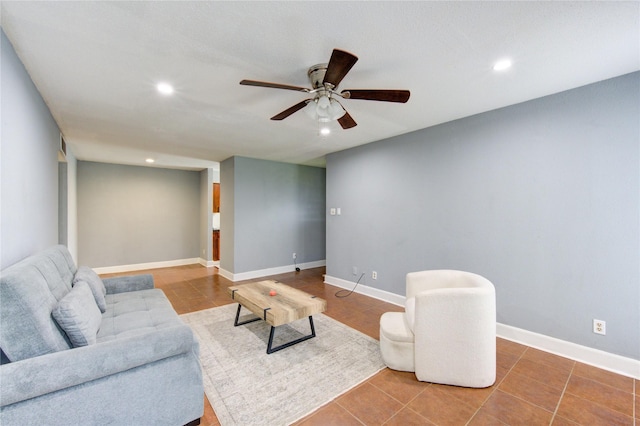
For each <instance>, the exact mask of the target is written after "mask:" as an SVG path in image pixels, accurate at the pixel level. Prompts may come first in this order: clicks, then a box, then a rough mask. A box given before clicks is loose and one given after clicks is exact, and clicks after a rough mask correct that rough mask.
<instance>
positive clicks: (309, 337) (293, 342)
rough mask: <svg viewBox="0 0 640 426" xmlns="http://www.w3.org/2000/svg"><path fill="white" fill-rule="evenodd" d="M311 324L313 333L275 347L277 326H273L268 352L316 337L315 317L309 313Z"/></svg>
mask: <svg viewBox="0 0 640 426" xmlns="http://www.w3.org/2000/svg"><path fill="white" fill-rule="evenodd" d="M309 325H310V326H311V334H309V335H306V336H302V337H300V338H299V339H296V340H292V341H291V342H287V343H283V344H282V345H280V346H276V347H275V348H274V347H273V333H274V331H275V329H276V328H275V327H274V326H271V332H270V333H269V344H268V345H267V354H272V353H274V352H276V351H279V350H282V349H285V348H288V347H289V346H293V345H295V344H296V343H300V342H304V341H305V340H309V339H311V338H313V337H316V329H315V327H314V326H313V318H311V315H309Z"/></svg>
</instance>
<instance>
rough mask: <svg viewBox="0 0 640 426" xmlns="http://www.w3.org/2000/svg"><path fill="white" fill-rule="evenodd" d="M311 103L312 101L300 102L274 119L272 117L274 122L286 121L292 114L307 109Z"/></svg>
mask: <svg viewBox="0 0 640 426" xmlns="http://www.w3.org/2000/svg"><path fill="white" fill-rule="evenodd" d="M310 101H311V99H305V100H304V101H302V102H298V103H297V104H295V105H294V106H292V107H291V108H287V109H285V110H284V111H282V112H281V113H280V114H276V115H274V116H273V117H271V119H272V120H284V119H285V118H287V117H288V116H290V115H291V114H293V113H294V112H297V111H300V110H301V109H302V108H304V107H306V106H307V104H308V103H309V102H310Z"/></svg>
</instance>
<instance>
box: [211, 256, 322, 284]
mask: <svg viewBox="0 0 640 426" xmlns="http://www.w3.org/2000/svg"><path fill="white" fill-rule="evenodd" d="M326 265H327V262H326V260H317V261H315V262H306V263H299V264H298V268H300V269H311V268H320V267H322V266H326ZM295 270H296V265H285V266H276V267H275V268H267V269H259V270H256V271H248V272H240V273H238V274H234V273H233V272H229V271H227V270H224V269H222V268H220V270H219V271H218V273H219V274H220V275H222V276H223V277H225V278H226V279H228V280H231V281H234V282H235V281H244V280H252V279H255V278H262V277H267V276H269V275H277V274H284V273H287V272H292V271H295Z"/></svg>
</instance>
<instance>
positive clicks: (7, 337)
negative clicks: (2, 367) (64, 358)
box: [0, 246, 76, 362]
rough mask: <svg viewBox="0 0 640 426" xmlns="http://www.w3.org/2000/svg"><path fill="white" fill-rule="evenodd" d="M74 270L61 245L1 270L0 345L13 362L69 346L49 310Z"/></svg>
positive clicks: (66, 288) (66, 287) (65, 289)
mask: <svg viewBox="0 0 640 426" xmlns="http://www.w3.org/2000/svg"><path fill="white" fill-rule="evenodd" d="M75 273H76V266H75V263H74V262H73V258H72V257H71V254H70V253H69V250H67V248H66V247H64V246H54V247H51V248H49V249H46V250H44V251H42V252H40V253H38V254H35V255H33V256H30V257H28V258H26V259H24V260H22V261H20V262H18V263H16V264H15V265H12V266H10V267H8V268H7V269H5V270H4V271H2V273H1V275H0V312H1V315H0V348H2V351H3V352H4V353H5V354H6V356H7V358H8V359H9V360H10V361H12V362H14V361H19V360H22V359H26V358H32V357H34V356H39V355H44V354H48V353H52V352H57V351H61V350H65V349H70V348H71V344H70V342H69V339H68V338H67V336H66V335H65V333H64V332H63V331H62V329H61V328H60V327H59V326H58V324H57V323H56V321H55V320H54V319H53V317H52V316H51V312H52V311H53V309H54V308H55V307H56V305H57V304H58V301H60V300H61V299H62V298H63V297H64V296H65V295H66V294H67V293H69V291H71V282H72V281H73V277H74V275H75Z"/></svg>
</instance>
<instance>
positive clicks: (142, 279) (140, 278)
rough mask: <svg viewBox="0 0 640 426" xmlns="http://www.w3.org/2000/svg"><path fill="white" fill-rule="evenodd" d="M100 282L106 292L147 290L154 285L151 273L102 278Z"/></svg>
mask: <svg viewBox="0 0 640 426" xmlns="http://www.w3.org/2000/svg"><path fill="white" fill-rule="evenodd" d="M102 282H103V283H104V287H105V288H106V289H107V294H115V293H125V292H129V291H138V290H149V289H152V288H153V287H154V285H153V275H150V274H144V275H128V276H125V277H112V278H103V279H102Z"/></svg>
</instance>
